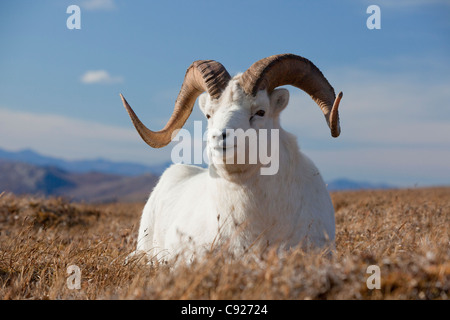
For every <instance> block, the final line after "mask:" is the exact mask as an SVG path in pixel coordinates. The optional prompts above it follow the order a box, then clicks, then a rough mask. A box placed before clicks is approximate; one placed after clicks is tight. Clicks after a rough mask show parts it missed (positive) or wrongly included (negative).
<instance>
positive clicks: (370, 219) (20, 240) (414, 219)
mask: <svg viewBox="0 0 450 320" xmlns="http://www.w3.org/2000/svg"><path fill="white" fill-rule="evenodd" d="M332 198H333V203H334V206H335V208H336V228H337V230H336V231H337V239H336V241H337V254H336V255H335V256H334V257H333V258H331V259H329V258H326V257H323V256H321V255H320V254H305V253H303V252H301V251H294V252H289V253H288V254H286V255H284V256H283V257H280V256H278V255H276V254H275V253H274V252H273V251H270V250H269V251H268V252H266V253H264V254H263V255H262V256H261V259H252V258H250V257H249V258H248V259H240V260H237V261H236V260H234V261H230V260H229V259H227V258H226V255H225V254H216V255H214V256H210V257H208V258H207V259H204V260H203V261H200V262H196V263H194V264H192V265H191V266H180V267H179V268H178V269H176V270H170V268H169V267H168V266H165V265H158V266H152V267H148V266H143V265H140V264H137V263H131V264H128V265H124V264H123V261H124V259H125V257H126V256H127V254H128V253H130V252H131V251H133V249H134V247H135V243H136V236H137V227H138V222H139V217H140V211H141V209H142V206H143V204H132V205H130V204H114V205H101V206H94V205H87V204H71V203H68V202H66V201H64V200H62V199H35V198H27V197H15V196H13V195H9V194H4V195H3V196H0V298H3V299H448V298H449V296H450V246H449V218H450V188H430V189H417V190H389V191H364V192H337V193H333V194H332ZM69 265H77V266H78V267H79V268H80V270H81V289H79V290H77V289H74V290H70V289H68V287H67V282H66V281H67V278H68V276H69V275H68V274H67V267H68V266H69ZM369 265H378V266H379V267H380V270H381V289H372V290H370V289H368V288H367V285H366V279H367V278H368V277H369V276H370V275H369V274H367V273H366V271H367V267H368V266H369Z"/></svg>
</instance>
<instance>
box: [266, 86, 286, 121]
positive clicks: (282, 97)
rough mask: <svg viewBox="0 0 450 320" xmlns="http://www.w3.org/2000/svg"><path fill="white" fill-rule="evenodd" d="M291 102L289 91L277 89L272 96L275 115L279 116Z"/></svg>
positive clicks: (271, 105) (271, 100)
mask: <svg viewBox="0 0 450 320" xmlns="http://www.w3.org/2000/svg"><path fill="white" fill-rule="evenodd" d="M288 102H289V91H288V90H287V89H275V90H273V91H272V94H271V95H270V107H271V108H272V110H273V114H274V115H279V114H280V112H281V111H283V110H284V108H286V106H287V104H288Z"/></svg>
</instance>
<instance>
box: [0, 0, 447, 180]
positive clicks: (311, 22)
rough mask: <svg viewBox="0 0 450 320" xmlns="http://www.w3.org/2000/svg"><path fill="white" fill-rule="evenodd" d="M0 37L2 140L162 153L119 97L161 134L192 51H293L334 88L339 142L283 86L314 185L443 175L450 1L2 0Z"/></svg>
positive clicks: (65, 150)
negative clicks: (74, 11)
mask: <svg viewBox="0 0 450 320" xmlns="http://www.w3.org/2000/svg"><path fill="white" fill-rule="evenodd" d="M72 4H75V5H78V6H80V8H81V29H80V30H69V29H68V28H67V27H66V20H67V18H68V17H69V16H70V14H67V13H66V9H67V7H68V6H69V5H72ZM372 4H375V5H378V6H379V7H380V9H381V29H379V30H369V29H368V28H367V26H366V20H367V19H368V18H369V16H370V14H368V13H366V9H367V7H368V6H369V5H372ZM0 39H1V50H0V148H3V149H7V150H20V149H24V148H32V149H34V150H36V151H38V152H40V153H43V154H46V155H52V156H57V157H61V158H65V159H94V158H100V157H101V158H106V159H110V160H115V161H133V162H139V163H145V164H157V163H160V162H164V161H168V160H170V152H171V145H169V146H168V147H166V148H164V149H158V150H153V149H150V148H149V147H147V145H146V144H145V143H144V142H142V141H141V140H140V138H139V136H138V135H137V133H136V132H135V130H134V128H133V127H132V125H131V122H130V120H129V118H128V115H127V114H126V112H125V110H124V108H123V107H122V105H121V101H120V98H119V93H123V94H124V95H125V97H126V98H127V100H128V101H129V102H130V104H131V105H132V106H133V108H134V109H135V111H136V112H137V114H138V115H139V116H140V117H141V119H142V120H143V121H144V122H145V123H146V124H147V126H148V127H150V128H152V129H160V128H161V127H163V126H164V124H165V122H166V121H167V119H168V118H169V116H170V114H171V112H172V110H173V103H174V101H175V99H176V96H177V94H178V91H179V88H180V85H181V83H182V81H183V77H184V74H185V71H186V69H187V67H188V66H189V65H190V64H191V63H192V62H193V61H194V60H199V59H213V60H217V61H220V62H221V63H222V64H224V65H225V67H226V68H227V69H228V71H229V72H230V73H231V74H236V73H237V72H242V71H245V70H246V69H247V68H248V67H249V66H250V65H251V64H252V63H253V62H255V61H257V60H259V59H261V58H264V57H266V56H269V55H272V54H278V53H295V54H298V55H301V56H304V57H306V58H308V59H310V60H311V61H313V62H314V63H315V64H316V65H317V66H318V67H319V68H320V69H321V70H322V72H323V73H324V74H325V76H326V77H327V78H328V80H329V81H330V83H331V84H332V85H333V86H334V88H335V90H336V91H341V90H342V91H343V92H344V98H343V100H342V103H341V126H342V135H341V136H340V137H339V138H338V139H333V138H331V137H330V134H329V130H327V127H326V124H325V121H324V120H323V116H322V114H321V112H320V110H319V109H318V108H317V106H316V105H315V104H314V102H313V101H312V100H311V99H310V98H309V96H307V95H306V94H305V93H303V92H301V91H300V90H298V89H295V88H293V87H289V90H290V92H291V101H290V104H289V107H288V108H287V109H286V110H285V111H284V112H283V114H282V126H283V127H284V128H285V129H286V130H288V131H290V132H292V133H294V134H295V135H296V136H297V137H298V141H299V145H300V147H301V149H302V150H303V151H304V152H305V153H306V154H307V155H309V156H310V157H311V158H312V159H313V161H314V162H315V163H316V164H317V166H318V167H319V169H320V170H321V172H322V174H323V176H324V178H325V180H331V179H335V178H338V177H347V178H351V179H355V180H368V181H374V182H381V181H382V182H388V183H392V184H397V185H400V186H414V185H418V186H425V185H442V184H445V185H448V184H450V2H449V1H445V0H442V1H440V0H434V1H433V0H410V1H406V0H397V1H387V0H381V1H364V0H361V1H357V0H344V1H339V2H338V1H276V2H275V1H226V2H225V1H222V2H219V1H194V0H193V1H138V0H134V1H125V0H80V1H75V0H70V1H65V0H40V1H33V0H15V1H12V0H5V1H1V2H0ZM194 120H203V115H202V114H201V113H200V111H199V110H198V108H196V109H195V111H194V112H193V114H192V116H191V117H190V119H189V121H188V123H187V125H186V128H187V129H192V127H193V121H194ZM204 127H206V122H205V125H204ZM172 145H173V144H172Z"/></svg>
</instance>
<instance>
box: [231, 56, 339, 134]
mask: <svg viewBox="0 0 450 320" xmlns="http://www.w3.org/2000/svg"><path fill="white" fill-rule="evenodd" d="M240 84H241V87H242V88H243V90H244V91H245V93H246V94H248V95H253V96H255V95H256V94H257V92H258V91H259V90H267V92H268V93H271V92H272V91H273V90H274V89H275V88H276V87H279V86H283V85H292V86H295V87H297V88H299V89H301V90H303V91H305V92H306V93H308V94H309V95H310V96H311V98H312V99H313V100H314V101H315V102H316V103H317V105H318V106H319V107H320V109H321V110H322V112H323V114H324V116H325V119H326V120H327V124H328V126H329V128H330V130H331V135H332V136H333V137H338V136H339V134H340V133H341V129H340V124H339V112H338V108H339V103H340V101H341V98H342V96H343V94H342V92H340V93H339V95H338V96H337V97H336V94H335V92H334V89H333V87H332V86H331V85H330V83H329V82H328V80H327V79H326V78H325V77H324V75H323V74H322V72H321V71H320V70H319V69H318V68H317V67H316V66H315V65H314V64H313V63H312V62H311V61H309V60H308V59H306V58H303V57H300V56H297V55H294V54H279V55H274V56H270V57H267V58H264V59H261V60H259V61H257V62H255V63H254V64H253V65H252V66H251V67H250V68H248V70H247V71H245V72H244V73H243V74H242V76H241V83H240Z"/></svg>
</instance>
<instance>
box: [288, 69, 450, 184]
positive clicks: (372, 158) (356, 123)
mask: <svg viewBox="0 0 450 320" xmlns="http://www.w3.org/2000/svg"><path fill="white" fill-rule="evenodd" d="M326 75H327V78H328V79H329V80H330V83H331V84H332V85H333V86H334V87H335V90H336V91H337V92H338V91H341V90H342V91H343V92H344V98H343V99H342V102H341V106H340V118H341V127H342V134H341V136H340V137H338V138H337V139H333V138H331V136H330V132H329V129H328V127H327V125H326V121H325V118H324V117H323V114H322V112H321V111H320V109H319V107H318V106H317V105H316V104H315V103H314V102H313V100H312V99H311V98H310V97H309V96H308V95H307V94H306V93H304V92H302V91H300V90H298V89H294V88H292V87H290V88H289V90H290V92H291V99H290V103H289V106H288V107H287V108H286V110H284V111H283V113H282V115H281V124H282V126H283V127H284V128H285V129H286V130H288V131H289V132H292V133H294V134H295V135H296V136H297V137H298V140H299V144H300V146H301V147H302V150H303V151H304V152H305V153H306V154H307V155H310V156H311V157H312V159H313V160H314V162H316V163H317V165H318V167H319V169H320V170H321V172H322V173H323V175H324V177H325V179H327V180H330V179H333V178H337V177H347V178H352V179H355V180H369V181H370V180H372V181H384V182H388V183H389V182H390V183H398V184H399V185H410V186H411V185H414V184H415V183H418V184H419V185H423V184H433V183H437V184H448V183H449V181H450V148H449V146H450V108H449V107H450V106H449V102H448V101H450V91H449V90H448V88H449V87H450V80H449V79H442V78H441V80H440V81H438V79H434V80H433V81H427V80H425V78H426V77H425V76H424V74H416V75H413V76H412V75H411V74H409V73H404V74H401V73H397V74H395V75H393V74H391V75H382V74H381V73H377V72H374V71H370V70H366V71H364V70H358V71H355V70H339V71H338V72H336V70H335V71H332V72H327V73H326Z"/></svg>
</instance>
